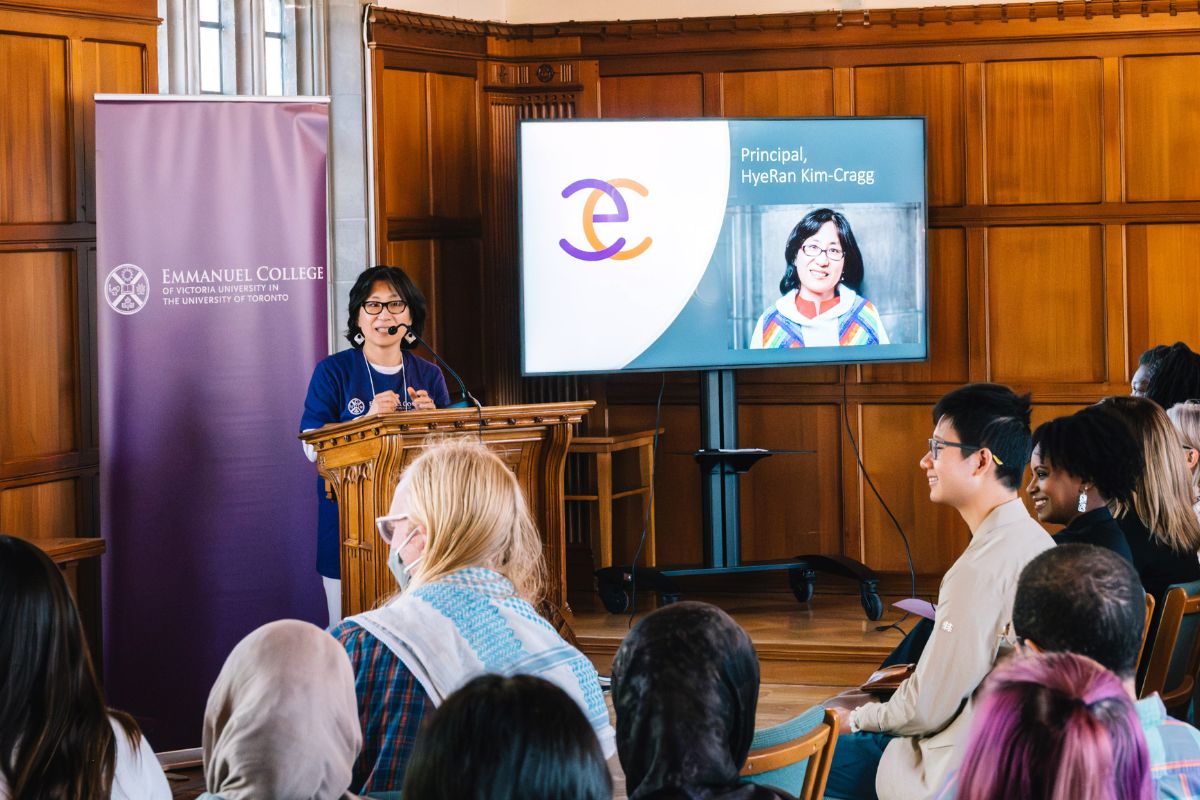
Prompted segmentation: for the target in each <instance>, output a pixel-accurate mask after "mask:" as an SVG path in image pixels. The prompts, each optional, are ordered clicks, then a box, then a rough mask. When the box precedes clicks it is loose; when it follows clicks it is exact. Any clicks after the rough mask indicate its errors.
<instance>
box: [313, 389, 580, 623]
mask: <svg viewBox="0 0 1200 800" xmlns="http://www.w3.org/2000/svg"><path fill="white" fill-rule="evenodd" d="M594 405H595V403H593V402H592V401H590V400H587V401H578V402H572V403H544V404H540V405H519V406H487V407H484V409H483V411H482V413H480V412H479V410H478V409H475V408H445V409H438V410H435V411H403V412H398V413H394V414H382V415H378V416H373V417H363V418H361V419H357V420H353V421H351V422H341V423H336V424H333V425H326V426H325V427H323V428H319V429H317V430H315V431H308V432H306V433H302V434H300V438H301V439H302V440H303V441H304V442H306V443H308V444H310V445H312V446H313V447H315V448H316V450H317V470H318V471H319V472H320V473H321V475H322V476H323V477H324V478H325V481H326V487H327V489H328V491H330V492H331V493H332V496H333V497H334V499H336V500H337V504H338V527H339V530H340V532H341V543H342V545H341V551H342V557H341V560H342V613H343V614H344V615H347V616H349V615H351V614H357V613H359V612H361V611H366V610H369V609H371V608H374V607H375V606H376V605H377V603H378V601H379V599H380V598H382V597H385V596H387V595H388V594H390V593H391V592H393V591H395V590H396V582H395V580H394V579H393V578H392V575H391V573H390V572H389V571H388V568H387V546H386V545H385V544H384V543H383V542H382V540H380V538H379V534H378V533H377V532H376V530H375V518H376V517H379V516H383V515H385V514H387V512H388V508H389V506H391V503H392V493H393V492H394V491H395V489H396V484H397V483H399V482H400V473H401V472H403V470H404V467H405V465H407V464H408V462H409V461H411V460H412V459H414V458H416V456H417V455H418V454H419V453H420V452H421V450H422V448H424V447H425V446H426V441H427V440H428V439H429V437H431V436H433V437H436V438H445V437H458V436H465V437H469V438H472V439H475V438H481V439H482V441H483V443H484V444H485V445H486V446H487V447H488V448H489V449H490V450H492V451H493V452H495V453H496V455H498V456H500V458H502V459H503V460H504V462H505V463H506V464H508V466H509V467H510V468H511V469H512V470H513V472H515V473H516V475H517V480H518V481H519V482H520V484H521V489H522V490H523V491H524V492H525V498H526V500H527V501H528V502H529V507H530V510H531V511H532V512H533V517H534V521H535V522H537V526H538V530H539V531H541V534H542V542H543V548H544V552H545V555H546V572H547V582H546V599H547V601H549V602H550V603H552V604H553V605H554V606H557V607H560V608H561V607H563V606H565V604H566V597H567V587H566V531H565V525H564V517H563V464H564V462H565V461H566V457H567V447H568V446H569V445H570V443H571V426H572V425H574V424H576V423H578V422H579V421H580V420H581V419H583V416H584V415H585V414H587V413H588V411H590V410H591V409H592V407H593V406H594Z"/></svg>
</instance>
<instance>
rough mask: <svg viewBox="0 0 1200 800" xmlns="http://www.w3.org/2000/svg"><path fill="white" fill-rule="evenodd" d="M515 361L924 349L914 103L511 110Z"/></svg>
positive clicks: (709, 365) (702, 363)
mask: <svg viewBox="0 0 1200 800" xmlns="http://www.w3.org/2000/svg"><path fill="white" fill-rule="evenodd" d="M518 137H519V138H518V155H519V162H518V173H519V177H518V185H519V191H520V204H519V205H520V226H519V227H520V236H519V240H520V242H519V243H520V264H521V269H520V284H521V285H520V289H521V340H522V371H523V372H524V374H526V375H549V374H564V373H587V372H621V371H637V370H654V371H658V370H684V369H686V370H705V369H730V368H738V367H765V366H796V365H800V364H818V363H821V364H830V363H832V364H845V363H861V362H880V361H916V360H921V359H924V358H927V357H928V352H929V301H928V291H927V280H926V279H927V267H926V210H927V206H926V180H925V120H924V119H923V118H920V117H904V118H896V117H888V118H863V117H854V118H849V117H841V118H805V119H728V120H726V119H671V120H525V121H522V122H521V123H520V127H519V130H518Z"/></svg>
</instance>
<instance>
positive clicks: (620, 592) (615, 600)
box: [596, 580, 629, 614]
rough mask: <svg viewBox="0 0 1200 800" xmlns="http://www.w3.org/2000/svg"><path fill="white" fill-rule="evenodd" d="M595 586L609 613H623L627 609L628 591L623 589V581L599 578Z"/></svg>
mask: <svg viewBox="0 0 1200 800" xmlns="http://www.w3.org/2000/svg"><path fill="white" fill-rule="evenodd" d="M596 588H597V590H598V591H599V593H600V602H601V603H603V604H604V610H605V611H607V612H608V613H610V614H624V613H625V612H626V611H628V610H629V592H627V591H625V585H624V584H623V583H616V582H614V581H607V580H600V581H598V582H597V586H596Z"/></svg>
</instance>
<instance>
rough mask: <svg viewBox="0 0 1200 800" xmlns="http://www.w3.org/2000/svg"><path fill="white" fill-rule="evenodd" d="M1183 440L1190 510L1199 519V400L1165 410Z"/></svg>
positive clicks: (1188, 401) (1186, 401)
mask: <svg viewBox="0 0 1200 800" xmlns="http://www.w3.org/2000/svg"><path fill="white" fill-rule="evenodd" d="M1167 416H1168V417H1170V419H1171V423H1172V424H1173V425H1174V426H1175V430H1177V431H1179V438H1180V439H1181V440H1183V452H1184V460H1185V461H1186V463H1187V467H1188V471H1189V472H1190V473H1191V474H1192V497H1193V498H1194V500H1193V501H1192V510H1193V511H1195V512H1196V516H1197V517H1198V518H1200V400H1185V401H1184V402H1182V403H1176V404H1175V405H1173V406H1171V407H1170V408H1169V409H1168V410H1167Z"/></svg>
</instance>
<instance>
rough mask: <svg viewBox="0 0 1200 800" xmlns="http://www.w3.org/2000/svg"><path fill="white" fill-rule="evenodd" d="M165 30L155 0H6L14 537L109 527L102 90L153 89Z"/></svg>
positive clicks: (4, 491) (4, 468) (7, 363)
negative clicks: (101, 486)
mask: <svg viewBox="0 0 1200 800" xmlns="http://www.w3.org/2000/svg"><path fill="white" fill-rule="evenodd" d="M157 27H158V12H157V6H156V4H155V3H154V2H153V0H77V2H72V3H64V2H50V1H49V0H42V1H41V2H24V3H19V4H18V3H12V2H4V3H0V74H3V76H4V89H3V91H0V120H3V122H0V154H2V155H0V286H2V287H3V291H0V530H3V531H5V532H6V533H12V534H15V535H18V536H24V537H29V538H35V539H50V538H60V537H73V536H92V535H96V533H97V531H98V530H99V511H98V501H97V489H96V482H97V473H98V443H97V427H98V426H97V421H96V420H97V410H96V390H95V383H96V356H95V321H94V304H95V302H96V263H95V262H96V202H95V194H96V193H95V184H94V174H95V171H94V164H93V161H94V144H93V142H94V120H95V105H94V102H93V100H92V96H93V94H95V93H97V92H114V93H115V92H138V93H140V92H154V91H156V90H157V85H158V81H157V78H156V72H157V68H158V67H157V59H158V57H157V54H156V39H155V37H156V30H157ZM97 611H98V610H97Z"/></svg>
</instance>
